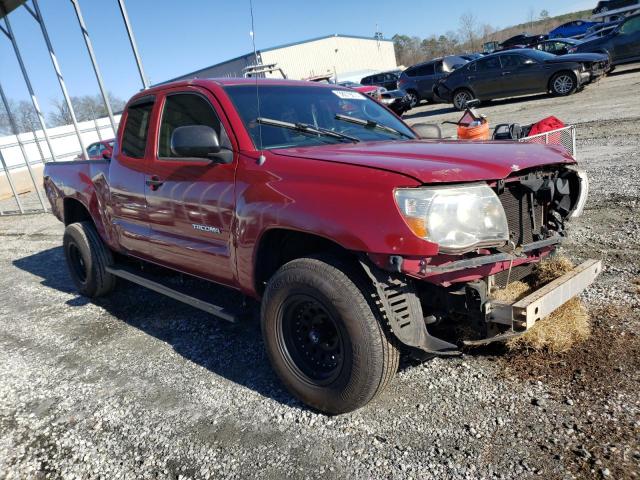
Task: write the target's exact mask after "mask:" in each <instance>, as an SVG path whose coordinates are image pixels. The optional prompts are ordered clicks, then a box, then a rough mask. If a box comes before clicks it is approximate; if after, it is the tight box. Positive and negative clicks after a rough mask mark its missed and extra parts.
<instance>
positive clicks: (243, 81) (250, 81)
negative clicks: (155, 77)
mask: <svg viewBox="0 0 640 480" xmlns="http://www.w3.org/2000/svg"><path fill="white" fill-rule="evenodd" d="M256 84H258V85H264V86H266V85H283V86H292V87H294V86H305V87H313V86H316V87H319V88H325V87H331V88H344V87H341V86H340V85H336V84H333V83H331V84H326V83H318V82H309V81H305V80H288V79H284V78H192V79H189V80H178V81H175V82H171V83H163V84H162V85H158V86H155V87H151V88H148V89H146V90H141V91H140V92H138V93H137V94H136V95H135V97H141V96H145V95H149V94H153V93H154V92H156V91H159V90H164V89H166V88H171V87H179V86H188V85H200V86H207V85H216V86H222V87H226V86H229V85H256Z"/></svg>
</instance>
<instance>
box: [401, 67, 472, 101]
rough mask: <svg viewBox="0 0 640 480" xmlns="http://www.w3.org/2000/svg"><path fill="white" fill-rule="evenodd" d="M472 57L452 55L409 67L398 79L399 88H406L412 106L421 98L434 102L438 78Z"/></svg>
mask: <svg viewBox="0 0 640 480" xmlns="http://www.w3.org/2000/svg"><path fill="white" fill-rule="evenodd" d="M468 58H470V57H468V56H467V58H464V57H463V56H459V55H451V56H447V57H443V58H437V59H435V60H431V61H429V62H425V63H419V64H417V65H413V66H411V67H409V68H407V69H406V70H405V71H404V72H402V74H400V78H399V79H398V89H400V90H404V91H405V92H407V94H409V97H410V99H411V108H413V107H415V106H417V105H418V103H420V101H421V100H426V101H427V102H432V101H433V100H434V99H433V86H434V85H435V84H436V82H437V81H438V80H440V79H441V78H444V77H446V76H447V75H449V74H450V73H451V72H453V71H454V70H455V69H456V68H459V67H461V66H462V65H465V64H467V63H468V62H469V59H468Z"/></svg>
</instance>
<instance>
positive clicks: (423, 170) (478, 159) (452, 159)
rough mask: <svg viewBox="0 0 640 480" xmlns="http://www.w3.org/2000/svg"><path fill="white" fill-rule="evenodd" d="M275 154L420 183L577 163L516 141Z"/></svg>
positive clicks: (561, 152)
mask: <svg viewBox="0 0 640 480" xmlns="http://www.w3.org/2000/svg"><path fill="white" fill-rule="evenodd" d="M273 153H275V154H278V155H284V156H287V157H297V158H307V159H312V160H321V161H327V162H336V163H346V164H352V165H361V166H363V167H368V168H377V169H380V170H386V171H390V172H396V173H400V174H403V175H406V176H409V177H412V178H414V179H416V180H418V181H420V182H422V183H443V182H444V183H454V182H474V181H481V180H498V179H501V178H506V177H508V176H509V175H510V174H512V173H514V172H517V171H521V170H526V169H528V168H532V167H539V166H544V165H554V164H567V163H575V160H574V159H573V157H571V155H569V153H567V152H566V150H565V149H564V148H563V147H560V146H557V145H537V144H529V143H516V142H465V141H432V140H407V141H390V142H366V143H365V142H363V143H356V144H344V143H341V144H336V145H326V146H317V147H300V148H286V149H278V150H274V151H273Z"/></svg>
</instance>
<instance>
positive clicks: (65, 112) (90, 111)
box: [49, 94, 125, 126]
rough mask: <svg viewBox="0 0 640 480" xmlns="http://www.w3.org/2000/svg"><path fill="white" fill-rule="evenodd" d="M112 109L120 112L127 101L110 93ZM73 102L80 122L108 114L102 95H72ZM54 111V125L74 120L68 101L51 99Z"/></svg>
mask: <svg viewBox="0 0 640 480" xmlns="http://www.w3.org/2000/svg"><path fill="white" fill-rule="evenodd" d="M109 101H110V103H111V109H112V110H113V111H114V112H119V111H121V110H122V109H123V108H124V105H125V102H124V101H123V100H122V99H120V98H118V97H115V96H113V95H109ZM71 104H72V105H73V110H74V112H75V114H76V118H77V120H78V121H79V122H84V121H87V120H93V119H97V118H101V117H106V116H107V115H108V112H107V108H106V107H105V105H104V100H103V98H102V96H101V95H98V94H96V95H83V96H81V97H71ZM51 105H52V107H53V111H51V112H50V113H49V121H50V122H51V124H52V125H55V126H60V125H70V124H71V122H72V119H71V113H70V112H69V107H68V106H67V103H66V102H64V101H62V100H60V99H54V100H51Z"/></svg>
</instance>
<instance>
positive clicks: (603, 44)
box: [570, 14, 640, 66]
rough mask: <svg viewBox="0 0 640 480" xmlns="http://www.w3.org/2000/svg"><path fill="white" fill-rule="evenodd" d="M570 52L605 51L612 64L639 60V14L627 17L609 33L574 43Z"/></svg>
mask: <svg viewBox="0 0 640 480" xmlns="http://www.w3.org/2000/svg"><path fill="white" fill-rule="evenodd" d="M570 52H571V53H574V52H576V53H582V52H595V53H606V54H607V55H609V57H610V58H611V64H612V65H613V66H615V65H621V64H623V63H631V62H639V61H640V14H638V15H632V16H630V17H628V18H627V19H626V20H624V21H623V22H622V23H621V24H620V26H619V27H618V28H616V29H615V30H614V31H613V32H611V33H610V34H609V35H605V36H604V37H600V38H596V39H593V40H589V41H588V42H583V43H581V44H580V45H576V46H575V47H574V48H572V49H571V50H570Z"/></svg>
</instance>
